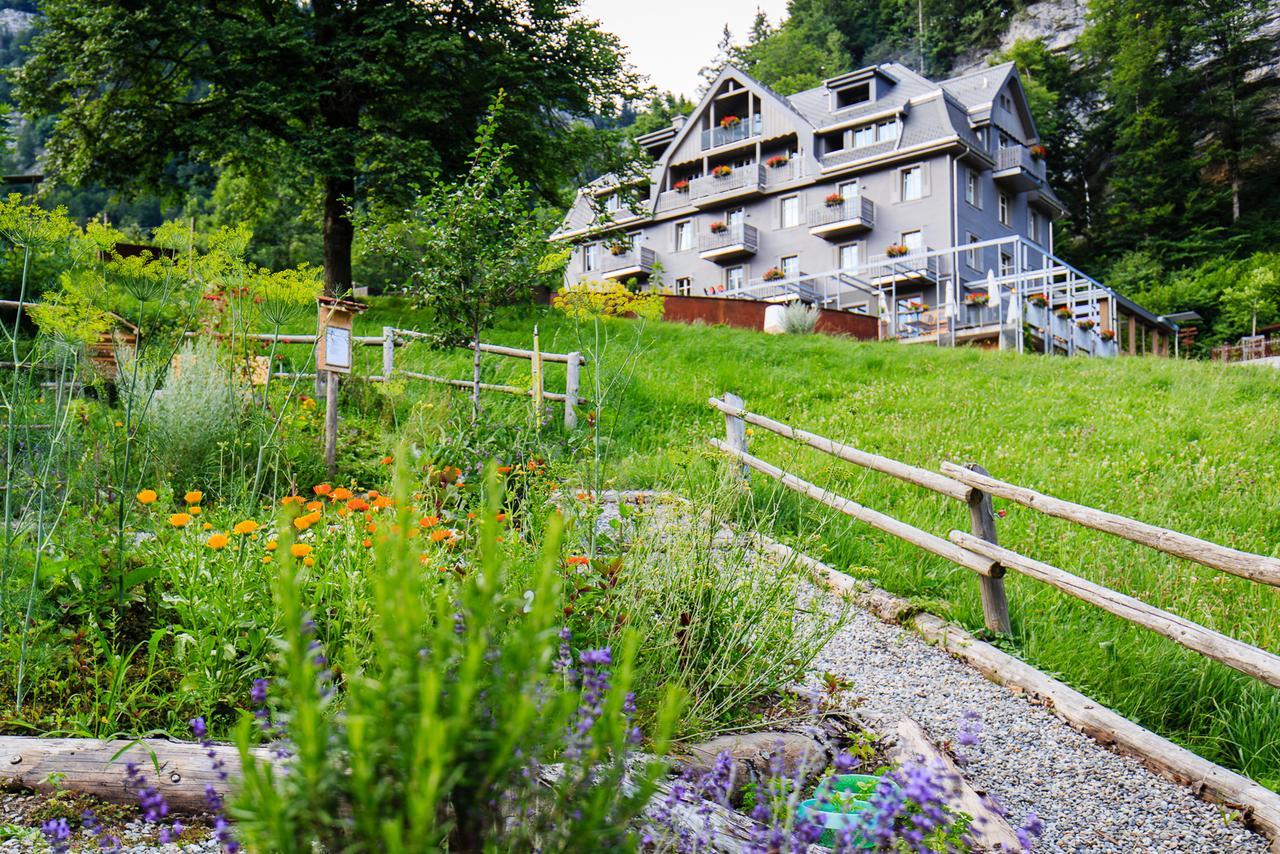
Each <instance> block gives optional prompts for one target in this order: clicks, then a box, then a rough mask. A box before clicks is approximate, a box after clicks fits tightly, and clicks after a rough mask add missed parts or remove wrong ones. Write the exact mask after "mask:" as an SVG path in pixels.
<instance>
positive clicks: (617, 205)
mask: <svg viewBox="0 0 1280 854" xmlns="http://www.w3.org/2000/svg"><path fill="white" fill-rule="evenodd" d="M604 209H605V210H607V211H609V212H611V213H612V212H614V211H620V210H622V197H621V196H619V195H618V194H617V193H610V194H609V195H607V196H605V197H604Z"/></svg>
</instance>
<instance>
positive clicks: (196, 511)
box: [187, 504, 201, 516]
mask: <svg viewBox="0 0 1280 854" xmlns="http://www.w3.org/2000/svg"><path fill="white" fill-rule="evenodd" d="M187 512H188V513H190V514H191V515H192V516H199V515H200V513H201V510H200V505H199V504H192V505H191V506H190V507H188V508H187Z"/></svg>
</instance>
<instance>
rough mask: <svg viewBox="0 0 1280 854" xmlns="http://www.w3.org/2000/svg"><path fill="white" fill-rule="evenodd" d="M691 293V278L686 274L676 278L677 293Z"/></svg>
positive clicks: (682, 294)
mask: <svg viewBox="0 0 1280 854" xmlns="http://www.w3.org/2000/svg"><path fill="white" fill-rule="evenodd" d="M691 293H693V279H690V278H689V277H688V276H685V277H684V278H680V279H676V294H677V295H679V296H682V297H687V296H688V295H689V294H691Z"/></svg>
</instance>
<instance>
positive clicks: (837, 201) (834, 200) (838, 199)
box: [825, 193, 844, 208]
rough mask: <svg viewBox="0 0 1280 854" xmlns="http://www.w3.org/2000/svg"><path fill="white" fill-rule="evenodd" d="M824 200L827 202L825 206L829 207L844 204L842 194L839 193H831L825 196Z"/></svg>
mask: <svg viewBox="0 0 1280 854" xmlns="http://www.w3.org/2000/svg"><path fill="white" fill-rule="evenodd" d="M825 201H826V203H827V207H829V208H835V207H839V206H840V205H843V204H844V196H842V195H840V194H839V193H832V194H831V195H829V196H827V198H826V199H825Z"/></svg>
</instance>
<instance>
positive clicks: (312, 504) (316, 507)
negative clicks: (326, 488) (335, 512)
mask: <svg viewBox="0 0 1280 854" xmlns="http://www.w3.org/2000/svg"><path fill="white" fill-rule="evenodd" d="M307 509H308V510H310V511H311V512H312V513H319V512H320V511H321V510H323V509H324V505H323V504H321V503H320V502H319V501H308V502H307Z"/></svg>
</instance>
